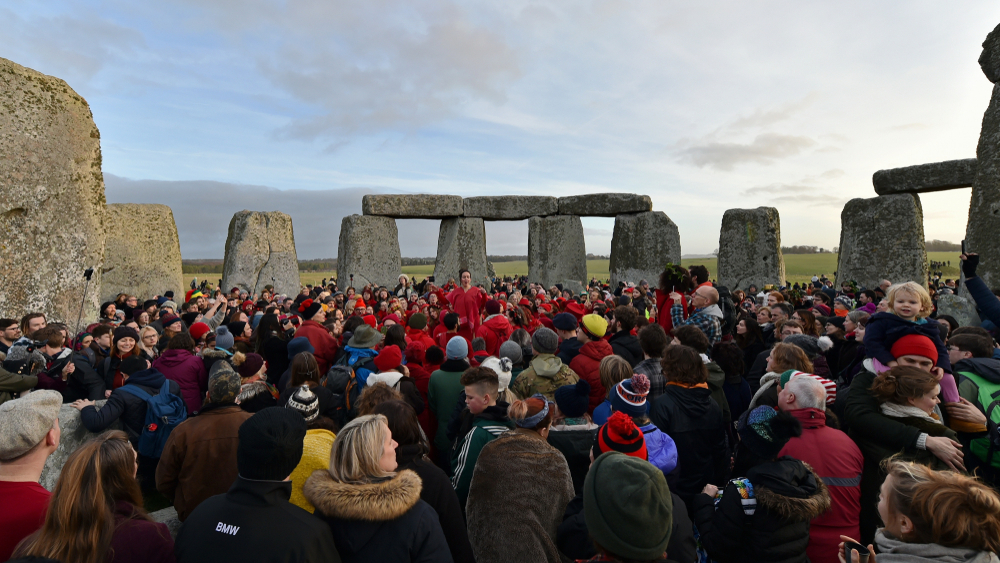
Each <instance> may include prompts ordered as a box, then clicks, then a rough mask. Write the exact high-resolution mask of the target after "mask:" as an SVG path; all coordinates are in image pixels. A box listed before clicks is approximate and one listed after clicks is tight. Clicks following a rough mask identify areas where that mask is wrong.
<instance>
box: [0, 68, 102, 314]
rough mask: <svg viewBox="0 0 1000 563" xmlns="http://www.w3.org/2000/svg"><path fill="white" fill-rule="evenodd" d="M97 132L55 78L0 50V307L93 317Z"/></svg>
mask: <svg viewBox="0 0 1000 563" xmlns="http://www.w3.org/2000/svg"><path fill="white" fill-rule="evenodd" d="M100 139H101V134H100V133H99V132H98V130H97V126H96V125H94V118H93V115H92V114H91V112H90V106H89V105H87V101H86V100H84V99H83V98H82V97H81V96H80V95H79V94H77V93H76V92H74V91H73V89H72V88H70V87H69V85H68V84H66V83H65V82H64V81H62V80H60V79H58V78H55V77H52V76H46V75H44V74H42V73H40V72H37V71H34V70H32V69H30V68H25V67H23V66H21V65H18V64H16V63H13V62H11V61H8V60H7V59H2V58H0V316H4V317H13V318H20V316H21V315H23V314H25V313H28V312H34V311H40V312H43V313H45V314H46V315H48V317H49V322H52V321H55V320H59V321H65V322H68V323H70V324H72V323H75V322H76V318H77V315H78V313H79V311H80V301H81V299H83V293H84V285H85V284H86V279H85V278H84V276H83V271H84V270H85V269H87V268H90V267H93V268H94V269H95V273H94V279H93V280H92V281H91V282H90V288H89V291H88V294H87V295H88V297H87V300H86V303H85V304H84V309H83V317H84V319H85V320H88V321H90V320H96V319H97V308H98V306H99V305H100V295H99V291H98V288H100V286H101V274H100V272H101V268H102V266H103V265H104V239H105V233H106V227H105V216H106V209H105V200H104V176H103V174H102V173H101V141H100Z"/></svg>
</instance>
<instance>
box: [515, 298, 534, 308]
mask: <svg viewBox="0 0 1000 563" xmlns="http://www.w3.org/2000/svg"><path fill="white" fill-rule="evenodd" d="M517 304H518V305H521V306H524V307H531V301H528V298H527V297H522V298H521V300H520V301H518V302H517Z"/></svg>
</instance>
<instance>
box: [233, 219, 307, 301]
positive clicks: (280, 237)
mask: <svg viewBox="0 0 1000 563" xmlns="http://www.w3.org/2000/svg"><path fill="white" fill-rule="evenodd" d="M268 285H273V286H274V290H275V291H276V292H278V293H284V294H286V295H295V294H297V293H298V292H299V287H300V286H299V261H298V258H297V257H296V254H295V235H294V233H293V230H292V218H291V217H289V216H288V215H285V214H284V213H281V212H280V211H270V212H263V211H247V210H245V209H244V210H243V211H239V212H237V213H236V214H235V215H233V219H232V220H231V221H230V222H229V236H228V237H227V238H226V259H225V262H224V263H223V266H222V287H225V288H227V289H228V288H232V287H240V288H243V289H245V290H247V291H249V292H250V293H257V294H260V292H262V291H263V290H264V287H265V286H268Z"/></svg>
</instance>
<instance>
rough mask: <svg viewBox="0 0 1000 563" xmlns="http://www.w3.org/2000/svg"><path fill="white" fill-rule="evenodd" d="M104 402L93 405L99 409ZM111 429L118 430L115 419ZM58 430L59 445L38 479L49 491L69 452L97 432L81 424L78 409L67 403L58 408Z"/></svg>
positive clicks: (46, 461) (57, 477)
mask: <svg viewBox="0 0 1000 563" xmlns="http://www.w3.org/2000/svg"><path fill="white" fill-rule="evenodd" d="M106 402H107V401H103V400H102V401H95V402H94V405H95V406H96V407H97V408H98V409H100V408H101V407H102V406H104V403H106ZM112 429H113V430H120V429H121V425H120V424H119V423H118V422H117V421H116V422H114V423H113V424H112V425H111V426H110V427H109V428H108V430H112ZM59 432H60V436H59V447H58V448H56V451H54V452H52V455H50V456H49V458H48V459H46V460H45V467H44V468H42V477H41V479H39V480H38V482H39V484H41V485H42V486H43V487H45V488H46V489H48V490H49V491H52V490H54V489H55V488H56V482H57V481H59V474H60V473H61V472H62V468H63V466H64V465H66V460H67V459H69V456H70V454H72V453H73V452H75V451H76V449H77V448H79V447H80V446H82V445H83V444H84V443H85V442H86V441H87V440H90V439H91V438H93V437H95V436H97V434H94V433H93V432H90V431H89V430H87V429H86V427H84V426H83V421H82V420H80V411H78V410H76V409H74V408H73V407H71V406H69V405H68V404H67V405H63V406H62V407H60V408H59Z"/></svg>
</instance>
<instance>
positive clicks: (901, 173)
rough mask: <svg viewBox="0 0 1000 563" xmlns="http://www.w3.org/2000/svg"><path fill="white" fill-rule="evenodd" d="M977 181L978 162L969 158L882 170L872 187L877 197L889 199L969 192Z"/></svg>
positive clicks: (876, 176) (875, 175)
mask: <svg viewBox="0 0 1000 563" xmlns="http://www.w3.org/2000/svg"><path fill="white" fill-rule="evenodd" d="M975 178H976V159H974V158H966V159H962V160H946V161H944V162H932V163H930V164H918V165H916V166H906V167H903V168H891V169H888V170H879V171H878V172H876V173H875V174H874V175H873V176H872V184H874V185H875V193H877V194H878V195H890V194H905V193H923V192H939V191H941V190H953V189H955V188H968V187H969V186H971V185H972V182H973V181H974V180H975Z"/></svg>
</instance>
